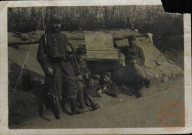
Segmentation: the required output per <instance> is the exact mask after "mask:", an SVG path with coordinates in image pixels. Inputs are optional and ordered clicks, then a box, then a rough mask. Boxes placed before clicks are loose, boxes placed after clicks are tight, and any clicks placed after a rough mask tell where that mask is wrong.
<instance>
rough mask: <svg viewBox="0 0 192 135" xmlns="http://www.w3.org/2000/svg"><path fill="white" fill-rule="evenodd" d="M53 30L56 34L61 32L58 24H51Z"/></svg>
mask: <svg viewBox="0 0 192 135" xmlns="http://www.w3.org/2000/svg"><path fill="white" fill-rule="evenodd" d="M53 29H54V30H55V31H56V32H60V30H61V24H60V23H54V24H53Z"/></svg>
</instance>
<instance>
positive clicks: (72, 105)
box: [70, 98, 77, 115]
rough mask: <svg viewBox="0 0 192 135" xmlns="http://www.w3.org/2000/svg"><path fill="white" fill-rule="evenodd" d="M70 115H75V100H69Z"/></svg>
mask: <svg viewBox="0 0 192 135" xmlns="http://www.w3.org/2000/svg"><path fill="white" fill-rule="evenodd" d="M70 107H71V115H75V114H77V101H76V99H75V98H71V99H70Z"/></svg>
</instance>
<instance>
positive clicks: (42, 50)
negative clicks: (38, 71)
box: [37, 36, 50, 72]
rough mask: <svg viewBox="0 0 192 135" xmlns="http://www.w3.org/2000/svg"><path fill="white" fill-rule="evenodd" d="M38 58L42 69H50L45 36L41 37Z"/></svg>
mask: <svg viewBox="0 0 192 135" xmlns="http://www.w3.org/2000/svg"><path fill="white" fill-rule="evenodd" d="M37 60H38V62H39V63H40V65H41V67H42V69H43V70H44V71H45V72H46V71H47V70H48V68H49V67H50V65H49V63H48V62H47V57H46V52H45V40H44V36H42V37H41V39H40V42H39V48H38V51H37Z"/></svg>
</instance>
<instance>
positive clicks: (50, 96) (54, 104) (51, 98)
mask: <svg viewBox="0 0 192 135" xmlns="http://www.w3.org/2000/svg"><path fill="white" fill-rule="evenodd" d="M43 12H44V11H42V20H43V30H44V32H45V33H44V41H45V44H44V45H45V54H46V56H45V58H46V59H47V55H48V51H47V39H46V26H45V21H44V14H43ZM54 82H55V76H53V78H52V80H51V82H50V83H48V84H53V86H51V87H52V88H51V89H52V90H51V91H49V92H47V93H46V96H45V98H47V102H48V104H49V105H50V109H51V111H52V112H53V114H54V116H55V118H56V119H60V116H59V107H58V100H57V98H56V95H55V87H54Z"/></svg>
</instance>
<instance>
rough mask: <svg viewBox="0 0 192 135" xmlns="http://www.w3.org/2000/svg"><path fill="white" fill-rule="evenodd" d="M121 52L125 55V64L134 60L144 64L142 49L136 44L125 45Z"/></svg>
mask: <svg viewBox="0 0 192 135" xmlns="http://www.w3.org/2000/svg"><path fill="white" fill-rule="evenodd" d="M121 52H122V53H123V54H124V56H125V62H126V64H129V63H133V61H134V60H136V62H137V64H141V65H143V64H144V61H145V57H144V54H143V50H142V49H141V48H140V47H138V46H137V45H134V46H129V47H126V48H125V49H122V50H121Z"/></svg>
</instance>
